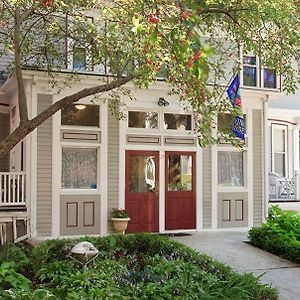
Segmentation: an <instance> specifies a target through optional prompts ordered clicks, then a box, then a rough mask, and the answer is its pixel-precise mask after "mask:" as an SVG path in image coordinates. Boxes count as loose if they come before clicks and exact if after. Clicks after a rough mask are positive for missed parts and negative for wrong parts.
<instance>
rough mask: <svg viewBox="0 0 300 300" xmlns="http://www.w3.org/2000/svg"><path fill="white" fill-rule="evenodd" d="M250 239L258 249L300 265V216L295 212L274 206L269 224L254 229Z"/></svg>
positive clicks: (271, 209)
mask: <svg viewBox="0 0 300 300" xmlns="http://www.w3.org/2000/svg"><path fill="white" fill-rule="evenodd" d="M249 238H250V242H251V244H252V245H254V246H256V247H259V248H261V249H263V250H266V251H268V252H271V253H274V254H276V255H279V256H281V257H283V258H286V259H289V260H292V261H295V262H297V263H300V215H299V214H297V213H296V212H294V211H283V210H281V209H280V208H279V207H278V206H272V207H271V208H270V209H269V217H268V219H267V222H266V223H264V224H262V225H261V226H259V227H253V228H252V229H251V230H250V231H249Z"/></svg>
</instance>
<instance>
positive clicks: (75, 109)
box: [61, 103, 99, 127]
mask: <svg viewBox="0 0 300 300" xmlns="http://www.w3.org/2000/svg"><path fill="white" fill-rule="evenodd" d="M61 125H76V126H95V127H99V106H98V105H88V104H79V103H77V104H73V105H69V106H67V107H64V108H62V110H61Z"/></svg>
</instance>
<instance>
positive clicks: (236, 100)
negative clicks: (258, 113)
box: [227, 74, 245, 140]
mask: <svg viewBox="0 0 300 300" xmlns="http://www.w3.org/2000/svg"><path fill="white" fill-rule="evenodd" d="M227 95H228V98H229V100H230V103H231V105H232V106H233V107H234V106H242V101H241V95H240V78H239V74H236V75H235V77H234V78H233V80H232V82H231V84H230V85H229V87H228V89H227ZM232 133H233V134H234V135H235V136H236V137H238V138H240V139H242V140H245V122H244V118H242V117H239V116H235V117H234V120H233V125H232Z"/></svg>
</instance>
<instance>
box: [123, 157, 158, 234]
mask: <svg viewBox="0 0 300 300" xmlns="http://www.w3.org/2000/svg"><path fill="white" fill-rule="evenodd" d="M125 170H126V175H125V209H126V210H127V211H128V213H129V216H130V218H131V221H130V222H129V224H128V228H127V232H141V231H145V232H158V176H159V152H158V151H126V161H125Z"/></svg>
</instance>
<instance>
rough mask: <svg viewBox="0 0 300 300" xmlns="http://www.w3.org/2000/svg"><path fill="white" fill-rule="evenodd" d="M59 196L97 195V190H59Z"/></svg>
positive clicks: (98, 192)
mask: <svg viewBox="0 0 300 300" xmlns="http://www.w3.org/2000/svg"><path fill="white" fill-rule="evenodd" d="M60 194H61V195H99V194H101V192H100V190H99V189H61V190H60Z"/></svg>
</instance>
